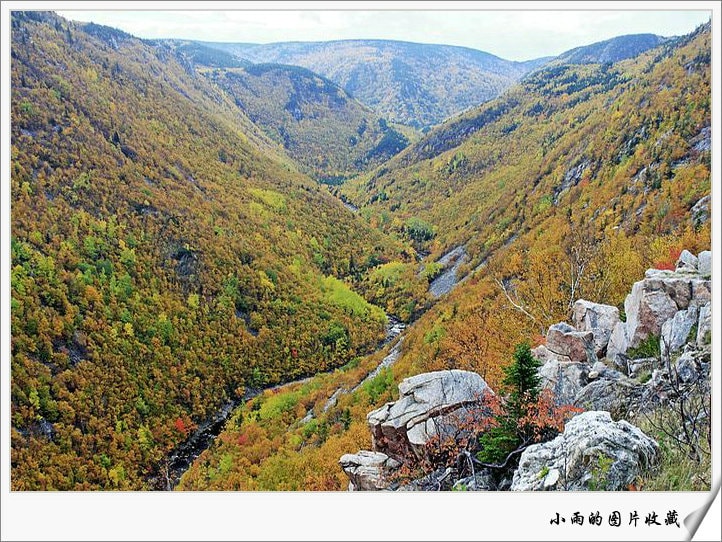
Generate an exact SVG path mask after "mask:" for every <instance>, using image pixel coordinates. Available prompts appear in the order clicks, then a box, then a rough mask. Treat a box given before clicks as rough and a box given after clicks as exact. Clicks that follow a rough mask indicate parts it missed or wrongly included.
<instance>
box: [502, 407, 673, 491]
mask: <svg viewBox="0 0 722 542" xmlns="http://www.w3.org/2000/svg"><path fill="white" fill-rule="evenodd" d="M658 454H659V446H658V445H657V443H656V442H655V441H654V440H652V439H651V438H649V437H648V436H647V435H645V434H644V433H643V432H642V431H641V430H640V429H639V428H637V427H635V426H633V425H631V424H630V423H628V422H626V421H623V420H622V421H617V422H615V421H612V418H611V416H610V415H609V413H608V412H599V411H591V412H584V413H582V414H579V415H578V416H576V417H574V418H572V419H571V420H570V421H569V422H567V425H566V427H565V428H564V433H562V434H561V435H559V436H558V437H557V438H555V439H554V440H552V441H549V442H545V443H543V444H535V445H533V446H530V447H529V448H527V449H526V450H525V451H524V452H523V453H522V455H521V458H520V460H519V468H518V469H517V470H516V472H515V473H514V478H513V480H512V485H511V489H512V491H539V490H572V491H574V490H577V491H578V490H588V489H599V490H602V489H604V490H611V491H614V490H621V489H626V487H627V486H628V485H629V484H631V483H632V482H634V480H635V479H636V477H637V476H638V475H639V474H640V472H642V471H643V470H645V469H647V468H648V467H650V466H652V465H654V464H655V463H656V462H657V461H658ZM590 486H591V487H590Z"/></svg>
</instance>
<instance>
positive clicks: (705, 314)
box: [695, 303, 712, 348]
mask: <svg viewBox="0 0 722 542" xmlns="http://www.w3.org/2000/svg"><path fill="white" fill-rule="evenodd" d="M695 342H696V344H697V348H703V347H704V346H707V345H709V344H711V342H712V303H706V304H705V305H703V306H702V307H701V308H700V309H699V319H698V320H697V339H696V341H695Z"/></svg>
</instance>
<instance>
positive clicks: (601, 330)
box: [573, 299, 619, 356]
mask: <svg viewBox="0 0 722 542" xmlns="http://www.w3.org/2000/svg"><path fill="white" fill-rule="evenodd" d="M573 321H574V327H576V328H577V330H578V331H591V332H592V334H593V335H594V350H595V353H596V354H597V355H598V356H599V355H602V354H604V352H606V349H607V344H608V343H609V337H610V336H611V335H612V330H614V326H616V325H617V322H619V309H618V308H617V307H613V306H611V305H602V304H600V303H592V302H591V301H586V300H584V299H579V300H577V301H576V302H575V303H574V313H573Z"/></svg>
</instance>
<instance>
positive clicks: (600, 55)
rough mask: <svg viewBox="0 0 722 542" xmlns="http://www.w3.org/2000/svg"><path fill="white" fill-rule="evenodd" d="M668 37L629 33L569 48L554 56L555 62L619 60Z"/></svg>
mask: <svg viewBox="0 0 722 542" xmlns="http://www.w3.org/2000/svg"><path fill="white" fill-rule="evenodd" d="M667 40H668V38H663V37H662V36H657V35H655V34H630V35H626V36H619V37H616V38H611V39H608V40H604V41H599V42H596V43H592V44H591V45H584V46H582V47H576V48H574V49H570V50H569V51H566V52H565V53H562V54H561V55H559V56H558V57H556V58H554V63H556V64H595V63H596V64H604V63H605V62H619V61H620V60H626V59H627V58H634V57H635V56H637V55H639V54H641V53H643V52H645V51H647V50H649V49H652V48H654V47H658V46H659V45H661V44H663V43H664V42H666V41H667Z"/></svg>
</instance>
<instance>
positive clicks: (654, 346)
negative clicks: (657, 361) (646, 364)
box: [627, 335, 660, 359]
mask: <svg viewBox="0 0 722 542" xmlns="http://www.w3.org/2000/svg"><path fill="white" fill-rule="evenodd" d="M627 356H629V359H644V358H658V357H659V356H660V351H659V335H650V336H649V337H647V338H646V339H644V340H643V341H642V342H641V343H639V346H637V347H635V348H630V349H629V350H627Z"/></svg>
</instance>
